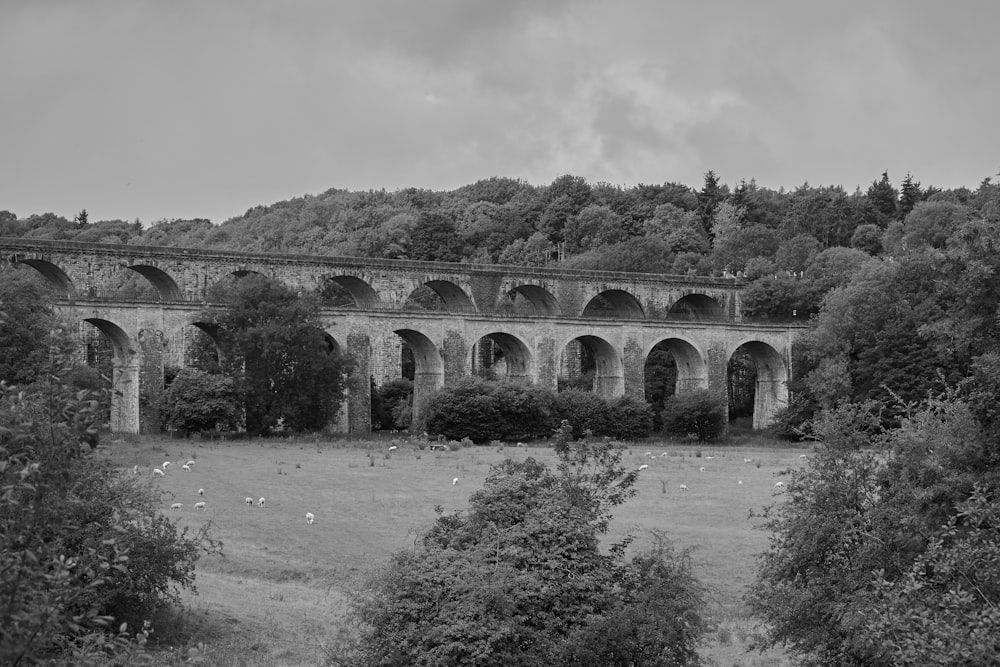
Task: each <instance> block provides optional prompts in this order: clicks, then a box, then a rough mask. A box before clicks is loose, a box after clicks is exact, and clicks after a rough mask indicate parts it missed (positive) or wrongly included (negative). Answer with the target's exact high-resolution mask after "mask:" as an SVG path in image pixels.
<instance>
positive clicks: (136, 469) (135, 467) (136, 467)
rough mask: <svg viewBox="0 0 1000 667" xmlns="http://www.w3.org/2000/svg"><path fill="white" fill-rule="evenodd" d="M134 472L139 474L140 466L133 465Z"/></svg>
mask: <svg viewBox="0 0 1000 667" xmlns="http://www.w3.org/2000/svg"><path fill="white" fill-rule="evenodd" d="M132 474H133V475H138V474H139V466H132Z"/></svg>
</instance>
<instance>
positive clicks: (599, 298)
mask: <svg viewBox="0 0 1000 667" xmlns="http://www.w3.org/2000/svg"><path fill="white" fill-rule="evenodd" d="M581 317H599V318H604V319H609V318H611V319H623V320H643V319H646V313H645V311H643V309H642V304H640V303H639V300H638V299H636V298H635V296H633V295H632V294H629V293H628V292H626V291H625V290H620V289H612V290H605V291H603V292H601V293H600V294H598V295H596V296H595V297H594V298H593V299H591V300H590V301H588V302H587V305H586V306H584V308H583V313H581Z"/></svg>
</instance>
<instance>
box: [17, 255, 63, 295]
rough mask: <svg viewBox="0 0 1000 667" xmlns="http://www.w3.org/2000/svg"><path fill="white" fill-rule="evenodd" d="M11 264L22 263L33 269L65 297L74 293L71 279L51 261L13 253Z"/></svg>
mask: <svg viewBox="0 0 1000 667" xmlns="http://www.w3.org/2000/svg"><path fill="white" fill-rule="evenodd" d="M11 264H24V265H25V266H30V267H31V268H33V269H35V270H36V271H38V273H40V274H41V275H42V277H43V278H45V280H46V282H48V283H49V285H51V286H52V287H53V288H54V289H55V290H56V291H58V292H60V293H61V294H62V295H64V296H65V297H66V298H72V297H73V295H74V294H75V293H76V286H75V285H74V284H73V280H72V279H71V278H70V277H69V275H68V274H67V273H66V272H65V271H63V270H62V269H61V268H60V267H59V266H57V265H56V264H53V263H52V262H49V261H46V260H44V259H26V258H25V259H22V258H19V257H17V256H16V255H15V256H14V257H12V258H11Z"/></svg>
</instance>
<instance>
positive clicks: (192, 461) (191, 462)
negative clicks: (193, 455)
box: [184, 459, 195, 466]
mask: <svg viewBox="0 0 1000 667" xmlns="http://www.w3.org/2000/svg"><path fill="white" fill-rule="evenodd" d="M194 463H195V462H194V459H191V460H190V461H188V462H187V463H185V464H184V465H186V466H193V465H194Z"/></svg>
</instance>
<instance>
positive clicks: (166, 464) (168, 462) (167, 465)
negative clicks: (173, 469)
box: [160, 461, 170, 470]
mask: <svg viewBox="0 0 1000 667" xmlns="http://www.w3.org/2000/svg"><path fill="white" fill-rule="evenodd" d="M160 467H161V468H163V469H164V470H166V469H167V468H169V467H170V461H164V462H163V465H161V466H160Z"/></svg>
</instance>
